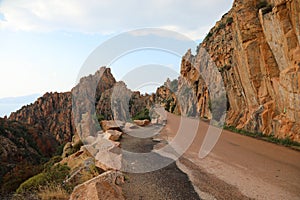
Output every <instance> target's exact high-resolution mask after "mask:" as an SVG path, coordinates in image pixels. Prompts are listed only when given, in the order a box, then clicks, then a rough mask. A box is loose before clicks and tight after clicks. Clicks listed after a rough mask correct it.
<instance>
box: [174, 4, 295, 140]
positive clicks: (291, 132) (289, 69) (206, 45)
mask: <svg viewBox="0 0 300 200" xmlns="http://www.w3.org/2000/svg"><path fill="white" fill-rule="evenodd" d="M299 12H300V1H299V0H268V1H263V0H260V1H259V0H249V1H242V0H235V1H234V4H233V7H232V9H231V10H230V11H229V12H228V13H227V14H225V15H224V16H223V17H222V19H221V20H220V21H218V22H217V23H216V25H215V27H213V28H212V29H211V30H210V32H209V33H208V35H207V37H206V38H205V40H204V41H203V43H202V44H200V45H199V47H198V49H197V54H196V55H192V54H191V51H188V52H187V53H186V55H184V56H183V58H182V64H181V77H180V81H179V91H180V89H181V90H182V88H183V87H186V86H188V87H190V88H191V90H192V91H193V92H192V93H193V96H191V97H190V98H188V101H186V102H187V105H184V106H187V108H185V111H184V113H189V115H200V116H201V117H205V118H212V117H213V116H214V115H212V112H211V110H212V109H214V107H217V109H216V110H218V109H220V110H222V109H227V110H228V112H227V116H226V120H225V122H226V124H227V125H229V126H234V127H236V128H237V129H244V130H247V131H251V132H262V133H264V134H267V135H271V134H272V135H274V136H275V137H278V138H286V137H288V138H290V139H292V140H294V141H298V142H299V141H300V122H299V117H300V88H299V87H300V45H299V44H300V36H299V35H300V32H299V27H300V24H299V21H300V19H299ZM216 69H217V70H216ZM218 74H221V76H219V75H218ZM223 84H224V87H225V91H226V94H225V93H222V94H220V93H219V94H218V91H222V85H223ZM188 94H189V95H190V93H188ZM177 96H178V97H177V99H178V100H179V98H182V96H185V95H184V93H181V94H180V93H178V95H177ZM226 96H227V101H228V102H227V101H226ZM222 102H223V105H221V107H220V104H222ZM224 102H225V103H224ZM224 107H226V108H224ZM195 112H196V114H195ZM213 114H214V113H213ZM215 115H216V116H217V118H220V117H221V116H218V115H220V113H218V111H216V113H215Z"/></svg>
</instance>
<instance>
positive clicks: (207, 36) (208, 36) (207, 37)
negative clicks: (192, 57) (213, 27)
mask: <svg viewBox="0 0 300 200" xmlns="http://www.w3.org/2000/svg"><path fill="white" fill-rule="evenodd" d="M211 36H213V34H212V32H211V31H209V32H208V33H207V35H206V37H205V39H204V40H208V39H209V38H210V37H211ZM197 52H198V51H197Z"/></svg>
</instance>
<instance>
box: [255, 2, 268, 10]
mask: <svg viewBox="0 0 300 200" xmlns="http://www.w3.org/2000/svg"><path fill="white" fill-rule="evenodd" d="M267 6H268V2H267V1H259V2H258V3H257V5H256V8H257V9H261V8H264V7H267Z"/></svg>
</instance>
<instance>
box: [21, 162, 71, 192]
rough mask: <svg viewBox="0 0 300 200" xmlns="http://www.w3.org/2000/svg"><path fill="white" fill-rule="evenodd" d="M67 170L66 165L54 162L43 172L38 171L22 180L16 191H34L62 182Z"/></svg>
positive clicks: (68, 169)
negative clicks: (54, 163)
mask: <svg viewBox="0 0 300 200" xmlns="http://www.w3.org/2000/svg"><path fill="white" fill-rule="evenodd" d="M54 160H55V159H54ZM50 163H51V162H50ZM50 163H49V165H50ZM69 171H70V168H69V167H68V166H66V165H60V164H56V165H54V166H52V167H51V168H50V169H45V170H44V172H42V173H39V174H37V175H35V176H33V177H31V178H29V179H28V180H26V181H25V182H23V183H22V184H21V185H20V186H19V188H18V189H17V191H16V193H17V194H22V193H30V192H33V193H34V192H37V191H38V189H39V188H40V187H43V186H48V185H58V184H62V183H63V181H64V180H65V178H66V177H67V175H68V174H69Z"/></svg>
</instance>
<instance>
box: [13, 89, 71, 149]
mask: <svg viewBox="0 0 300 200" xmlns="http://www.w3.org/2000/svg"><path fill="white" fill-rule="evenodd" d="M9 120H14V121H19V122H22V123H25V124H28V125H31V126H33V127H35V128H38V129H40V130H43V131H45V132H49V133H52V134H53V135H54V136H55V138H56V140H57V141H58V142H59V143H61V144H63V143H65V142H67V141H69V140H71V138H72V134H73V132H74V125H73V121H72V96H71V93H70V92H66V93H56V92H55V93H46V94H45V95H43V96H42V97H40V98H38V99H37V100H36V101H35V102H34V103H33V104H30V105H27V106H23V107H22V108H21V109H20V110H18V111H17V112H14V113H12V114H11V115H10V117H9Z"/></svg>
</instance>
